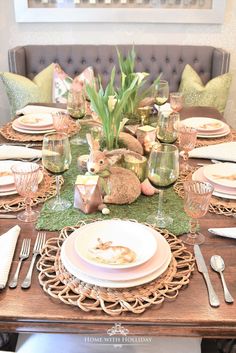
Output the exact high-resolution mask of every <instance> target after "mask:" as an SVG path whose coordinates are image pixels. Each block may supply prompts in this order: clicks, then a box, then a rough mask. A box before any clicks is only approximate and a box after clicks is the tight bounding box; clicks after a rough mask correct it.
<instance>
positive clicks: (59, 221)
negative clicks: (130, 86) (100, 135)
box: [36, 144, 189, 235]
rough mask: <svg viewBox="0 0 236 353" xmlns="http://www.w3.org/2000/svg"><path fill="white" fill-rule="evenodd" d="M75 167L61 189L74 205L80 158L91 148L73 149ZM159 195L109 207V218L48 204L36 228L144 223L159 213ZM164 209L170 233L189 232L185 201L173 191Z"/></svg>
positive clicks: (81, 146) (166, 198) (55, 228)
mask: <svg viewBox="0 0 236 353" xmlns="http://www.w3.org/2000/svg"><path fill="white" fill-rule="evenodd" d="M71 150H72V163H71V167H70V169H69V170H68V171H67V172H66V173H65V174H64V179H65V182H64V185H63V186H62V189H61V196H62V197H63V198H65V199H68V200H70V201H71V202H72V205H73V202H74V183H75V180H76V176H77V175H78V174H80V171H79V169H78V166H77V157H78V156H79V155H83V154H87V153H88V146H87V145H86V144H84V145H79V146H76V145H71ZM157 206H158V194H157V195H154V196H144V195H141V196H140V197H139V198H138V199H137V200H136V201H135V202H134V203H132V204H130V205H108V208H109V209H110V214H109V215H102V213H101V212H97V213H92V214H84V213H83V212H81V211H80V210H79V209H75V208H74V207H73V206H71V207H70V208H69V209H67V210H65V211H63V212H52V211H51V210H50V208H49V207H48V204H47V202H45V204H44V206H43V208H42V210H41V213H40V216H39V219H38V221H37V224H36V228H37V229H38V230H48V231H58V230H61V229H62V228H63V227H65V226H73V225H76V224H77V223H78V221H80V220H83V219H95V218H103V219H110V218H121V219H135V220H137V221H139V222H141V223H144V222H146V219H147V217H148V216H149V215H150V214H152V213H155V212H156V211H157ZM163 209H164V211H165V212H166V213H168V214H169V215H170V216H171V217H172V218H173V219H174V222H173V224H172V225H171V226H170V227H169V229H168V230H169V231H171V232H172V233H174V234H175V235H180V234H183V233H185V232H186V231H188V222H189V218H188V216H187V215H186V214H185V212H184V210H183V200H182V199H181V198H180V197H179V196H178V195H177V194H176V193H175V192H174V190H173V188H172V187H171V188H170V189H168V190H166V191H165V192H164V202H163Z"/></svg>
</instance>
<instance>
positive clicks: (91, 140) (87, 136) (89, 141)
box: [86, 134, 93, 150]
mask: <svg viewBox="0 0 236 353" xmlns="http://www.w3.org/2000/svg"><path fill="white" fill-rule="evenodd" d="M86 139H87V142H88V145H89V147H90V150H92V149H93V138H92V135H91V134H86Z"/></svg>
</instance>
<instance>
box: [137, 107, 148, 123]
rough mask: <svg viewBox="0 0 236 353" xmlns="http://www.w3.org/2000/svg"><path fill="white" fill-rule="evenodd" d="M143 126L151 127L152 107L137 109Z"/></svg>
mask: <svg viewBox="0 0 236 353" xmlns="http://www.w3.org/2000/svg"><path fill="white" fill-rule="evenodd" d="M137 112H138V116H139V118H140V123H141V125H149V123H150V115H151V112H152V107H149V106H144V107H139V108H138V109H137Z"/></svg>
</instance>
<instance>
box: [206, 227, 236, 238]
mask: <svg viewBox="0 0 236 353" xmlns="http://www.w3.org/2000/svg"><path fill="white" fill-rule="evenodd" d="M208 232H210V233H213V234H216V235H220V236H221V237H227V238H233V239H236V227H231V228H209V229H208Z"/></svg>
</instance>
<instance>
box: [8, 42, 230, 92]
mask: <svg viewBox="0 0 236 353" xmlns="http://www.w3.org/2000/svg"><path fill="white" fill-rule="evenodd" d="M118 47H119V50H120V51H121V52H123V53H124V54H125V53H127V52H128V51H129V50H130V49H131V47H132V46H131V45H119V46H118ZM135 51H136V59H137V60H136V71H140V72H143V71H145V72H149V73H150V76H149V83H151V82H152V81H153V80H154V79H155V78H156V77H157V76H158V75H159V74H160V73H162V78H163V79H166V80H168V81H169V84H170V90H171V91H175V90H177V89H178V86H179V83H180V80H181V74H182V71H183V69H184V67H185V65H186V64H190V65H191V66H192V67H193V68H194V69H195V70H196V71H197V72H198V74H199V75H200V77H201V79H202V81H203V82H204V84H205V83H206V82H208V81H209V80H210V79H211V78H213V77H216V76H218V75H221V74H223V73H225V72H227V71H228V69H229V60H230V54H229V53H228V52H226V51H225V50H223V49H218V48H214V47H210V46H188V45H135ZM8 54H9V69H10V71H11V72H14V73H17V74H20V75H23V76H26V77H28V78H30V79H32V78H33V77H34V76H35V75H36V74H37V73H38V72H40V71H41V70H43V69H44V68H45V67H47V66H48V65H49V64H51V63H52V62H57V63H59V64H60V65H61V67H62V68H63V69H64V71H65V72H66V73H67V74H69V75H70V76H71V77H74V76H76V75H77V74H79V73H80V72H81V71H83V70H84V69H85V68H86V67H88V66H93V68H94V71H95V74H100V75H101V77H102V78H103V84H104V85H106V84H107V82H108V79H109V76H110V72H111V69H112V67H113V66H114V65H117V54H116V48H115V46H113V45H79V44H78V45H26V46H18V47H16V48H13V49H10V50H9V53H8ZM117 67H118V66H117ZM118 75H119V71H118V70H117V77H116V79H117V83H118Z"/></svg>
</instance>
